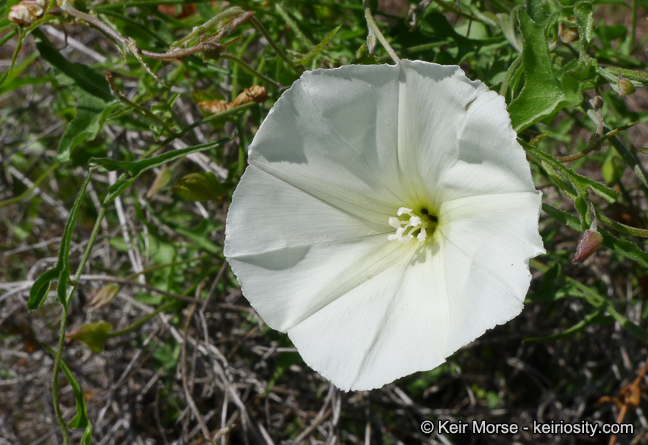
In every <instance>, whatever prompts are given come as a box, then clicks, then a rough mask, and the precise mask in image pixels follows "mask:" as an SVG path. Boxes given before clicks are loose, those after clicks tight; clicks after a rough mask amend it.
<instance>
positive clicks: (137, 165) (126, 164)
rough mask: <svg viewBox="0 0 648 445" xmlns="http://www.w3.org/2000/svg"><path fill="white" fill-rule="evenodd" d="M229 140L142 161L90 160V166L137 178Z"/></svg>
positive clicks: (169, 152) (175, 151) (188, 148)
mask: <svg viewBox="0 0 648 445" xmlns="http://www.w3.org/2000/svg"><path fill="white" fill-rule="evenodd" d="M231 140H232V138H225V139H221V140H219V141H216V142H210V143H208V144H203V145H196V146H194V147H187V148H183V149H180V150H172V151H168V152H166V153H163V154H161V155H158V156H156V157H154V158H150V159H142V160H139V161H115V160H114V159H110V158H90V165H100V166H101V167H103V168H105V169H106V170H108V171H115V170H119V169H120V168H124V169H126V170H127V171H128V173H129V174H130V175H131V176H132V177H137V176H139V175H141V174H142V173H143V172H145V171H146V170H149V169H151V168H154V167H159V166H161V165H163V164H166V163H167V162H170V161H174V160H176V159H178V158H181V157H183V156H187V155H188V154H191V153H197V152H200V151H205V150H209V149H210V148H214V147H217V146H219V145H221V144H224V143H226V142H229V141H231Z"/></svg>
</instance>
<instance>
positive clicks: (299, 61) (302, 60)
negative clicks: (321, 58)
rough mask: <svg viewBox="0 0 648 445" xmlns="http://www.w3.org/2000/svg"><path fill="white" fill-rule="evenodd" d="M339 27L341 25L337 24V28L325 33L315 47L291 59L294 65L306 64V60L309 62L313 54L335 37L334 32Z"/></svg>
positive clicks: (320, 50) (317, 52)
mask: <svg viewBox="0 0 648 445" xmlns="http://www.w3.org/2000/svg"><path fill="white" fill-rule="evenodd" d="M341 27H342V25H339V26H338V27H337V28H335V29H333V30H332V31H331V32H329V33H328V34H327V35H326V37H324V39H322V41H321V42H319V43H318V44H317V46H315V48H313V49H312V50H310V51H309V52H308V53H306V54H304V56H302V57H301V58H299V59H295V60H294V61H293V62H294V63H295V65H306V64H307V63H308V62H310V61H311V60H312V59H313V58H314V57H315V56H317V55H318V54H319V53H320V52H322V50H323V49H324V47H325V46H326V45H327V44H328V43H329V42H330V41H331V39H333V37H335V34H337V32H338V31H339V30H340V28H341Z"/></svg>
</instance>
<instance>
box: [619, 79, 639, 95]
mask: <svg viewBox="0 0 648 445" xmlns="http://www.w3.org/2000/svg"><path fill="white" fill-rule="evenodd" d="M617 87H618V88H619V95H620V96H628V95H630V94H632V93H634V91H635V87H634V85H633V84H632V82H630V81H629V80H628V79H624V78H623V77H621V76H619V82H618V83H617Z"/></svg>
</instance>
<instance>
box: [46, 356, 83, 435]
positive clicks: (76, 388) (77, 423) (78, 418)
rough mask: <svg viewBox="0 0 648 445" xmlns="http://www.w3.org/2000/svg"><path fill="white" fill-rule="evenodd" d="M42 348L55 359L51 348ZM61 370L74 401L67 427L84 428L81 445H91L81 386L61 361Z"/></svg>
mask: <svg viewBox="0 0 648 445" xmlns="http://www.w3.org/2000/svg"><path fill="white" fill-rule="evenodd" d="M43 347H44V348H45V349H47V351H48V352H49V353H50V354H51V355H52V357H56V353H55V352H54V350H53V349H52V348H50V347H49V346H47V345H43ZM61 370H62V371H63V374H65V378H67V380H68V382H69V383H70V386H71V387H72V392H73V393H74V399H75V401H76V410H77V412H76V415H75V416H74V418H73V419H72V420H71V421H70V423H68V426H69V427H70V428H85V432H84V433H83V437H82V439H81V445H91V444H92V424H91V423H90V419H89V418H88V408H87V406H86V403H85V399H84V398H83V391H82V390H81V385H79V382H78V381H77V379H76V378H75V377H74V374H72V371H70V368H68V367H67V365H66V364H65V362H64V361H63V360H61Z"/></svg>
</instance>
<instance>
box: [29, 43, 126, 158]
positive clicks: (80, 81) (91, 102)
mask: <svg viewBox="0 0 648 445" xmlns="http://www.w3.org/2000/svg"><path fill="white" fill-rule="evenodd" d="M34 35H36V36H37V37H39V39H38V40H37V42H36V47H37V48H38V51H39V52H40V54H41V56H42V57H43V59H45V60H46V61H47V62H48V63H49V64H50V65H51V66H52V68H54V70H55V72H56V77H57V79H58V80H59V82H60V83H61V84H63V85H67V86H68V87H69V88H70V90H71V91H72V94H74V97H76V99H77V108H76V115H75V116H74V119H72V122H70V124H69V125H68V126H67V128H66V129H65V133H63V136H62V138H61V141H60V143H59V148H58V156H57V158H56V159H57V161H59V162H67V161H68V160H69V159H70V153H71V152H72V150H74V149H75V148H76V147H77V146H78V145H79V144H81V143H82V142H83V141H85V140H86V139H87V140H93V139H94V138H95V137H97V134H99V131H101V128H102V127H103V123H104V121H105V120H106V118H107V117H108V116H109V114H110V113H111V112H112V111H113V110H114V109H115V108H116V107H118V106H119V102H117V101H116V100H114V98H113V97H112V95H111V93H110V88H109V86H108V82H107V81H106V79H104V78H103V77H102V76H101V75H99V74H98V73H96V72H95V71H93V70H92V69H90V68H88V67H87V66H85V65H81V64H78V63H70V62H69V61H68V60H67V59H66V58H65V57H63V56H62V55H61V53H59V52H58V50H57V49H56V48H55V47H54V46H52V44H51V43H50V42H49V41H48V40H47V38H46V37H45V36H44V35H43V34H42V33H40V32H35V33H34Z"/></svg>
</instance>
